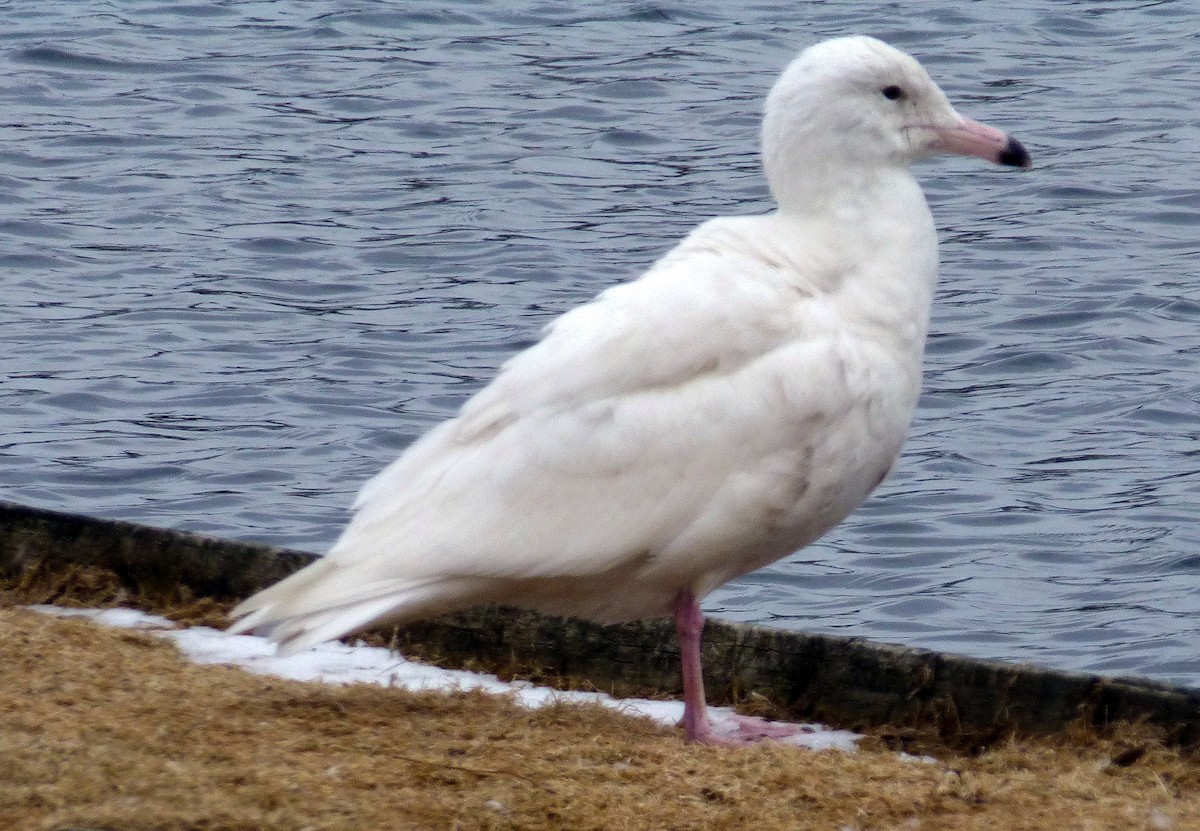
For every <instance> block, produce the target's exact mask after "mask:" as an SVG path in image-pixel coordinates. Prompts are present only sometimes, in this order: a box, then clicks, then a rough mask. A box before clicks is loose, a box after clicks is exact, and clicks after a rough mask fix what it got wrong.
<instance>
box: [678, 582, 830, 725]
mask: <svg viewBox="0 0 1200 831" xmlns="http://www.w3.org/2000/svg"><path fill="white" fill-rule="evenodd" d="M674 612H675V635H676V637H677V639H678V640H679V660H680V666H681V669H682V671H683V718H682V719H681V720H680V722H679V725H680V726H681V727H682V728H683V732H684V735H686V736H687V740H688V741H690V742H697V743H699V744H723V745H735V746H741V747H745V746H746V745H750V744H754V743H755V742H759V741H762V740H763V739H788V738H791V737H794V736H798V735H802V734H804V733H806V732H808V730H806V729H805V728H804V727H803V726H802V725H799V724H788V723H787V722H780V721H766V720H764V719H761V718H758V717H756V716H738V715H735V716H733V717H732V718H731V719H729V724H728V725H725V726H723V728H722V733H723V735H717V734H716V733H714V732H713V727H712V723H711V722H710V721H709V720H708V705H707V703H706V702H705V700H704V676H703V673H702V670H701V663H700V638H701V636H702V635H703V634H704V613H703V612H701V611H700V604H699V603H697V602H696V597H695V595H693V594H692V593H691V592H690V591H682V592H680V593H679V596H678V597H676V598H675V609H674ZM726 728H732V729H731V730H729V729H726Z"/></svg>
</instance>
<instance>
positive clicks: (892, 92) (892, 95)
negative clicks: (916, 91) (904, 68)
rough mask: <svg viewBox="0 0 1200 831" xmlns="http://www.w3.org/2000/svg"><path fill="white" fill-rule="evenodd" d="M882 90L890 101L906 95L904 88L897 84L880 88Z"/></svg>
mask: <svg viewBox="0 0 1200 831" xmlns="http://www.w3.org/2000/svg"><path fill="white" fill-rule="evenodd" d="M880 92H882V93H883V97H884V98H886V99H887V100H889V101H899V100H900V99H901V98H903V97H904V90H903V88H901V87H898V86H896V85H895V84H892V85H891V86H886V87H884V88H883V89H881V90H880Z"/></svg>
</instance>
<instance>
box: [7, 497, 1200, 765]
mask: <svg viewBox="0 0 1200 831" xmlns="http://www.w3.org/2000/svg"><path fill="white" fill-rule="evenodd" d="M316 556H317V555H314V554H310V553H306V552H301V551H289V550H284V549H276V548H271V547H269V546H265V545H257V544H252V543H241V542H233V541H227V540H220V539H216V538H213V537H205V536H201V535H198V534H189V533H184V532H180V531H170V530H166V529H161V528H151V527H147V526H142V525H135V524H132V523H127V522H115V521H111V520H102V519H94V518H90V517H83V516H75V515H70V514H62V513H56V512H53V511H46V510H41V509H36V508H28V507H24V506H20V505H14V504H10V503H3V502H0V576H3V577H7V578H10V579H11V578H14V577H19V576H20V575H21V574H22V573H24V572H26V571H28V570H30V569H34V568H41V569H51V570H53V569H59V568H65V567H69V566H74V565H90V566H98V567H102V568H105V569H108V570H110V571H112V572H113V573H114V574H116V575H117V576H118V578H119V579H120V580H121V581H122V582H123V583H124V584H125V585H127V586H128V587H129V588H130V589H131V590H134V591H136V592H140V593H144V594H148V595H156V594H158V595H162V594H164V593H170V592H171V591H172V590H178V589H179V588H180V587H183V588H186V589H187V590H188V592H189V593H190V594H191V595H193V596H196V597H209V598H212V599H214V600H234V599H238V598H241V597H245V596H247V595H249V594H251V593H253V592H254V591H256V590H257V589H259V588H261V587H263V586H266V585H269V584H271V583H273V582H275V581H276V580H279V579H280V578H282V577H284V576H286V575H287V574H290V573H291V572H293V571H296V570H297V569H299V568H302V567H303V566H304V565H307V564H308V563H310V562H312V561H313V560H314V559H315V558H316ZM397 641H398V643H399V645H400V646H401V647H402V648H404V647H406V646H407V647H409V648H415V649H417V650H418V651H419V652H421V653H422V654H426V655H428V654H433V655H437V656H438V658H439V660H440V661H441V662H442V663H446V664H449V665H456V664H457V665H461V664H463V663H467V662H470V663H474V664H477V665H479V664H481V665H485V666H486V665H491V666H497V665H505V664H509V665H511V664H512V663H514V662H515V663H519V664H521V665H524V666H532V667H537V668H539V670H540V671H542V672H545V673H546V674H550V675H558V676H563V677H570V678H574V679H579V680H582V681H583V682H585V683H588V684H591V685H593V686H595V687H596V688H598V689H604V690H614V691H616V692H627V691H634V690H639V691H643V692H644V691H646V690H663V691H672V690H677V689H678V686H679V676H678V673H679V668H678V652H677V651H676V649H675V643H674V634H673V631H672V628H671V625H670V623H669V622H668V621H665V620H652V621H643V622H640V623H634V624H628V625H622V626H601V625H598V624H593V623H589V622H586V621H579V620H563V619H560V618H549V617H545V616H542V615H537V614H533V613H530V612H524V611H520V610H515V609H503V608H494V607H486V608H482V609H477V610H473V611H470V612H467V613H464V614H459V615H454V616H449V617H444V618H440V619H437V620H432V621H426V622H423V623H420V624H416V625H413V626H409V627H405V628H404V629H401V630H397ZM704 660H705V670H706V676H705V681H706V683H707V684H708V689H709V697H710V699H711V700H712V701H713V702H714V703H727V702H731V701H734V702H736V701H743V700H745V699H746V698H747V696H749V695H755V696H762V697H763V698H764V699H765V700H766V701H767V702H769V704H770V705H772V706H774V707H775V708H777V709H780V710H783V711H786V712H787V713H790V714H791V715H792V716H793V717H797V718H814V719H820V720H823V721H826V722H829V723H832V724H837V725H841V726H845V727H867V726H877V725H894V726H897V727H913V728H917V729H922V730H928V729H934V730H936V731H937V732H938V733H939V734H940V735H942V736H943V737H946V738H951V737H955V736H957V737H959V739H960V743H962V742H967V743H973V742H982V743H986V742H987V741H989V740H990V739H994V738H995V737H996V736H998V735H1003V734H1005V733H1007V732H1012V731H1019V732H1028V733H1049V732H1054V731H1057V730H1061V729H1063V728H1064V727H1065V726H1066V725H1068V724H1071V723H1076V722H1079V721H1080V720H1083V721H1084V722H1087V723H1091V724H1094V725H1097V726H1103V725H1105V724H1108V723H1110V722H1115V721H1138V720H1147V721H1150V722H1153V723H1155V724H1158V725H1160V726H1162V727H1163V728H1165V730H1166V731H1167V733H1168V737H1169V740H1170V741H1172V742H1174V743H1177V744H1181V745H1185V746H1187V745H1194V744H1197V743H1200V690H1195V689H1186V688H1181V687H1172V686H1170V685H1167V684H1158V683H1155V682H1152V681H1146V680H1142V679H1133V678H1106V677H1102V676H1096V675H1085V674H1079V673H1067V672H1056V671H1052V670H1045V669H1040V668H1037V667H1032V666H1027V665H1011V664H1002V663H997V662H991V661H981V660H976V659H972V658H964V657H959V656H955V655H946V654H942V653H936V652H930V651H927V650H921V649H910V648H906V647H900V646H892V645H888V644H877V643H870V642H867V641H863V640H860V639H857V638H845V637H836V636H830V635H809V634H804V633H799V632H791V631H786V630H779V629H770V628H766V627H761V626H747V625H742V624H734V623H725V622H722V621H714V620H710V621H709V622H708V624H707V626H706V628H705V655H704Z"/></svg>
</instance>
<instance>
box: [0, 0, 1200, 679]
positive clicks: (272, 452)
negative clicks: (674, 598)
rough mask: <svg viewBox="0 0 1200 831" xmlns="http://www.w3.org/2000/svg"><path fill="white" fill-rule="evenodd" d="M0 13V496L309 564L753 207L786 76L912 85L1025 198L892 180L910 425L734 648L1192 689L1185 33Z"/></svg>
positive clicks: (1198, 573)
mask: <svg viewBox="0 0 1200 831" xmlns="http://www.w3.org/2000/svg"><path fill="white" fill-rule="evenodd" d="M700 5H701V4H688V3H683V2H656V3H649V2H643V3H632V4H631V3H609V2H605V3H600V2H592V3H548V2H534V1H533V0H518V1H516V2H506V3H498V2H496V3H485V2H459V3H448V4H442V6H441V8H443V9H447V10H439V11H434V10H432V9H431V7H430V6H429V5H428V4H425V3H419V2H411V3H376V2H371V3H367V2H361V3H358V4H354V3H348V2H306V3H285V2H224V3H203V4H201V3H197V4H191V5H188V4H177V3H102V2H96V1H92V2H84V1H83V0H58V2H44V3H3V4H0V9H3V11H4V19H5V26H4V27H3V31H2V32H0V61H2V68H3V73H2V74H0V121H2V124H3V132H2V133H0V136H2V140H0V192H2V193H3V201H2V207H0V264H2V266H3V271H2V272H0V273H2V274H3V281H4V282H3V286H4V292H5V295H6V296H5V302H4V303H3V304H2V305H0V341H2V351H0V354H2V355H3V363H2V375H3V385H2V387H0V497H3V498H5V499H9V500H14V501H18V502H24V503H29V504H34V505H41V506H45V507H50V508H57V509H65V510H70V511H77V512H83V513H88V514H94V515H99V516H106V517H118V518H123V519H129V520H134V521H141V522H148V523H153V524H159V525H166V526H171V527H177V528H186V529H191V530H196V531H202V532H208V533H214V534H218V535H223V536H230V537H239V538H243V539H255V540H263V541H266V542H270V543H277V544H281V545H289V546H294V547H299V548H307V549H312V550H321V549H323V548H324V547H325V546H327V545H328V544H329V543H330V542H331V541H332V539H333V537H334V536H335V534H336V533H337V531H338V529H339V527H340V525H341V523H342V522H343V521H344V520H345V516H346V515H345V508H346V506H347V505H348V504H349V502H350V500H351V498H352V496H353V494H354V492H355V491H356V490H357V488H358V486H359V485H360V484H361V482H362V481H363V480H364V479H365V478H366V477H367V476H369V475H370V474H371V473H373V472H375V471H376V470H378V469H379V468H381V467H382V466H383V465H384V464H385V463H386V462H388V461H390V460H391V459H392V458H393V457H394V456H395V455H396V454H397V453H398V452H399V451H400V450H401V449H402V448H403V447H404V446H405V445H406V444H407V443H408V442H409V441H411V440H412V439H413V438H414V437H415V436H416V435H418V434H419V433H421V432H422V431H424V430H425V429H426V428H427V427H428V426H429V425H431V424H432V423H434V422H436V421H438V420H440V419H442V418H445V417H447V416H449V415H451V414H452V413H453V412H454V411H455V409H456V408H457V406H458V405H459V404H460V403H461V402H462V400H463V399H464V397H465V396H467V395H468V394H470V393H471V392H472V391H474V390H475V389H477V388H478V387H479V386H480V385H481V384H482V383H483V382H484V381H486V380H487V379H488V378H489V377H490V376H491V374H492V372H493V370H494V369H495V367H496V366H497V365H498V364H499V363H500V362H501V361H503V360H504V358H505V357H506V356H508V355H510V354H511V353H512V352H513V351H514V350H516V349H518V348H520V347H522V346H525V345H527V344H529V343H531V342H532V340H533V339H534V338H535V337H536V335H537V332H538V329H539V327H540V326H541V325H542V324H543V323H544V322H546V321H547V320H548V319H549V318H551V317H552V316H553V315H555V314H557V313H559V312H561V311H563V310H565V309H568V308H571V307H572V306H575V305H577V304H578V303H579V302H581V301H582V300H584V299H586V298H588V297H590V296H591V295H593V294H594V293H596V292H597V291H598V290H600V289H602V288H603V287H605V286H608V285H610V284H612V283H614V282H616V281H618V280H621V279H623V278H626V277H629V276H632V275H635V274H637V273H638V272H639V271H641V270H642V269H643V268H644V267H645V266H646V265H648V264H649V263H650V262H651V261H653V260H654V259H655V257H656V256H657V255H658V254H660V253H661V252H663V251H664V250H665V249H666V248H667V247H668V246H669V245H670V244H671V243H672V242H673V241H675V240H677V239H678V238H679V237H681V236H682V235H683V234H684V233H685V232H686V231H687V230H688V229H689V228H690V227H692V226H693V225H695V224H696V223H697V222H699V221H701V220H702V219H704V218H706V217H708V216H710V215H713V214H728V213H750V212H757V211H761V210H765V209H767V207H768V204H767V202H766V193H765V188H764V185H763V182H762V180H761V177H760V174H759V169H758V160H757V156H756V134H757V126H758V117H759V106H760V100H761V98H762V95H763V93H764V92H765V90H766V88H767V87H768V86H769V84H770V83H771V82H772V80H773V78H774V76H775V74H776V73H777V72H778V70H779V69H780V68H781V67H782V66H783V65H784V64H785V63H786V62H787V60H788V59H789V58H790V57H791V56H792V55H793V54H794V52H795V51H797V50H798V49H799V48H800V47H802V46H805V45H807V44H809V43H812V42H814V41H815V40H818V39H820V38H823V37H827V36H831V35H836V34H845V33H850V32H863V33H869V34H875V35H877V36H880V37H883V38H884V39H886V40H889V41H891V42H893V43H895V44H896V45H898V46H900V47H902V48H905V49H907V50H909V51H911V52H913V53H914V54H916V55H918V56H919V57H920V58H922V60H923V62H924V63H925V64H926V66H927V67H928V68H929V69H930V71H931V73H932V74H933V75H934V76H935V78H937V79H938V80H939V81H940V82H941V83H942V85H943V87H944V88H945V89H946V91H947V93H948V94H949V95H950V97H951V98H952V99H953V100H954V101H955V102H956V103H957V104H958V106H959V109H960V110H961V111H962V112H964V113H966V114H969V115H971V116H973V117H975V118H977V119H979V120H982V121H986V122H989V123H992V124H995V125H996V126H999V127H1001V128H1003V129H1007V130H1011V131H1012V132H1014V133H1015V134H1017V135H1018V136H1020V137H1021V138H1022V139H1024V140H1025V141H1026V143H1027V145H1028V147H1029V149H1030V150H1031V152H1032V153H1033V155H1034V159H1035V163H1036V165H1037V167H1036V168H1035V169H1034V170H1033V171H1030V172H1027V173H1018V172H1014V171H1004V170H1000V169H994V168H990V167H987V166H986V165H982V164H979V163H976V162H975V161H973V160H947V161H938V162H935V163H928V164H926V165H924V166H923V168H922V170H921V171H920V175H921V178H922V180H923V182H924V183H925V185H926V191H927V193H928V195H929V198H930V202H931V203H932V204H933V207H934V213H935V215H936V217H937V219H938V223H939V226H940V228H941V229H942V239H943V248H942V261H943V269H942V287H941V292H940V296H939V299H938V304H937V308H936V310H935V314H934V321H933V330H932V339H931V343H930V348H929V357H928V372H927V380H926V386H927V391H926V394H925V396H924V398H923V399H922V405H921V409H920V412H919V413H918V416H917V420H916V423H915V425H914V429H913V435H912V438H911V440H910V442H909V444H908V447H907V449H906V453H905V456H904V459H903V460H902V463H901V465H900V468H899V470H898V471H897V472H896V474H895V475H894V476H893V477H892V478H891V479H890V480H889V481H888V483H887V484H885V485H884V487H882V488H881V489H880V491H879V492H878V494H877V495H876V496H875V497H874V498H873V499H872V500H871V501H870V502H869V503H868V504H867V505H866V506H864V507H863V508H862V509H861V510H860V511H859V512H858V513H857V514H855V516H854V517H853V518H852V519H851V520H850V521H848V522H847V523H846V524H845V525H843V526H842V527H841V528H839V529H838V530H837V531H835V532H834V533H833V534H831V535H830V536H829V537H828V538H827V539H825V540H824V541H822V542H821V543H819V544H817V545H814V546H812V547H810V548H809V549H807V550H806V551H804V552H802V553H800V554H798V555H796V556H794V557H792V558H791V559H790V560H787V561H785V562H781V563H778V564H776V565H775V566H773V567H771V568H769V569H766V570H764V571H762V572H759V573H757V574H755V575H752V576H750V577H748V578H746V579H743V580H741V581H739V582H738V583H736V584H732V585H730V586H727V587H725V588H724V589H722V590H720V591H719V592H718V593H717V594H715V595H714V596H713V597H712V598H710V601H709V603H708V607H709V609H710V610H711V611H713V612H715V613H717V614H719V615H722V616H725V617H730V618H736V619H740V620H753V621H763V622H771V623H775V624H778V625H783V626H788V627H796V628H802V629H807V630H814V631H818V630H819V631H835V632H841V633H848V634H855V635H861V636H864V637H870V638H875V639H880V640H887V641H894V642H903V643H908V644H914V645H919V646H924V647H930V648H936V649H947V650H952V651H955V652H960V653H969V654H974V655H979V656H987V657H999V658H1005V659H1016V660H1026V661H1034V662H1037V663H1042V664H1048V665H1052V666H1057V667H1065V668H1075V669H1086V670H1092V671H1100V672H1107V673H1135V674H1143V675H1149V676H1153V677H1157V678H1162V679H1167V680H1173V681H1177V682H1183V683H1188V684H1193V685H1200V648H1198V647H1200V498H1198V497H1200V472H1198V470H1200V442H1198V441H1197V435H1198V433H1200V412H1198V411H1200V281H1198V279H1197V270H1198V269H1197V266H1196V261H1197V253H1198V252H1200V189H1198V187H1197V181H1196V179H1197V175H1198V171H1200V127H1198V126H1197V120H1196V113H1197V112H1198V111H1200V38H1198V35H1200V22H1198V19H1197V18H1196V15H1195V8H1194V6H1193V5H1192V4H1191V3H1183V2H1176V3H1171V2H1161V3H1150V2H1147V3H1133V2H1129V3H1096V2H1087V3H1070V2H1063V1H1062V0H1044V2H1009V3H1004V4H985V3H970V4H963V3H951V2H928V3H921V4H904V5H903V6H902V5H900V4H892V5H886V6H885V5H883V4H874V3H870V4H868V3H838V4H832V3H831V4H820V5H818V4H797V3H784V2H745V3H739V2H734V3H728V4H723V5H722V6H721V7H720V8H719V9H717V8H709V9H706V10H704V11H698V10H696V8H693V7H696V6H700Z"/></svg>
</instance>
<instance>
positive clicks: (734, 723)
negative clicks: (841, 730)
mask: <svg viewBox="0 0 1200 831" xmlns="http://www.w3.org/2000/svg"><path fill="white" fill-rule="evenodd" d="M813 732H814V730H813V728H812V727H810V726H808V725H805V724H792V723H791V722H787V721H767V720H766V719H764V718H759V717H757V716H739V715H732V716H729V717H728V718H725V719H721V720H720V721H718V722H717V723H716V724H715V725H713V727H712V736H713V738H715V739H716V740H717V743H719V744H729V745H735V746H740V747H745V746H747V745H752V744H757V743H758V742H761V741H764V740H771V741H787V740H788V739H793V738H795V737H797V736H803V735H808V734H811V733H813Z"/></svg>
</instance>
